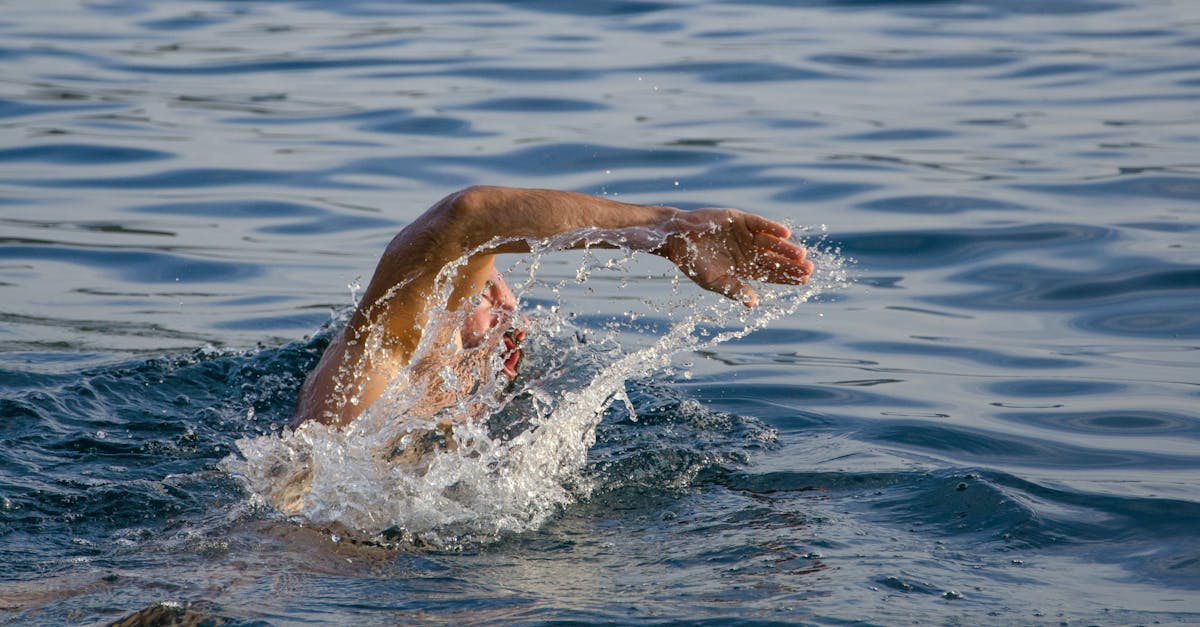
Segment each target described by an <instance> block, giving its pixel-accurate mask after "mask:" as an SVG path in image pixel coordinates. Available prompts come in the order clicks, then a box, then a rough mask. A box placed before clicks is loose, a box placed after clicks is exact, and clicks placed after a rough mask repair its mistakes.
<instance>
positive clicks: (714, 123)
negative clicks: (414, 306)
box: [0, 0, 1200, 625]
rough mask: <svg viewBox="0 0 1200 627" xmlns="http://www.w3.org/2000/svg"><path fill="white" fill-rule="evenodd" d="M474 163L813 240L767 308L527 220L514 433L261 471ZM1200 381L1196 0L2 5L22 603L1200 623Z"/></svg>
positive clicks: (3, 154) (306, 612)
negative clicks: (471, 456)
mask: <svg viewBox="0 0 1200 627" xmlns="http://www.w3.org/2000/svg"><path fill="white" fill-rule="evenodd" d="M474 183H493V184H507V185H520V186H537V187H553V188H565V189H573V190H578V191H585V192H590V193H595V194H601V195H607V196H609V197H613V198H618V199H621V200H628V201H633V202H652V203H665V204H673V205H676V206H680V207H685V208H694V207H699V206H705V205H718V206H735V207H740V208H745V209H749V210H753V211H757V212H760V213H763V214H765V215H767V216H770V217H773V218H777V219H780V220H787V221H789V222H790V223H792V224H794V225H796V226H797V230H799V231H801V233H800V234H801V236H802V237H804V239H805V241H807V242H808V243H809V244H811V245H812V246H813V247H814V250H816V251H817V252H816V258H817V260H818V262H819V264H820V266H821V269H820V272H819V275H818V276H817V277H816V280H814V282H813V284H812V285H810V286H809V287H805V288H801V289H776V290H772V291H771V292H770V294H771V298H770V300H769V301H768V303H767V306H765V307H764V308H762V309H761V310H760V311H759V312H757V313H755V314H753V315H749V316H747V315H743V312H738V311H735V310H731V309H730V308H729V307H727V306H726V305H724V304H723V303H721V302H719V301H718V300H717V299H716V298H715V297H714V296H712V295H709V294H701V293H699V290H697V289H696V288H694V287H693V286H691V285H689V284H687V283H686V281H685V282H682V283H680V282H678V281H677V280H676V277H674V274H673V272H672V271H671V269H670V268H668V267H666V266H665V264H663V263H662V262H660V261H658V260H655V259H652V258H633V259H628V258H625V257H624V256H622V255H620V254H619V253H618V254H616V255H615V257H610V258H608V259H607V260H605V259H602V258H600V257H595V256H589V255H585V254H583V253H579V252H574V253H556V254H549V253H547V254H545V255H531V256H527V257H525V258H514V259H509V260H506V264H508V266H507V267H509V268H510V270H509V271H510V277H515V281H516V283H517V284H519V285H521V289H520V292H521V296H522V301H523V302H524V304H525V306H526V308H527V309H528V310H529V311H530V312H531V316H532V318H533V320H534V323H535V325H536V326H537V328H539V329H541V330H543V331H544V332H545V333H544V334H543V335H542V338H543V339H541V340H539V341H538V342H535V343H533V344H532V346H531V350H530V353H531V354H530V357H529V359H528V364H527V368H528V374H523V377H526V378H527V381H526V383H525V384H524V385H525V386H526V387H525V388H524V389H526V390H529V391H530V396H529V398H532V399H533V400H534V401H537V402H527V404H526V405H521V404H519V403H514V404H513V405H512V406H510V407H509V408H507V409H506V410H505V411H506V412H508V414H509V416H508V418H507V419H508V420H509V422H507V423H503V424H501V425H500V427H498V428H499V429H500V431H501V433H499V434H498V435H497V434H496V433H493V434H492V435H496V442H497V443H499V444H497V445H496V446H500V444H504V446H510V445H511V446H513V447H516V448H515V449H514V450H517V453H519V454H520V455H524V457H522V459H524V460H526V461H528V462H529V463H523V464H510V465H508V466H504V468H506V469H507V470H505V471H504V472H499V471H497V470H496V468H497V466H496V465H491V466H489V465H487V464H484V463H482V462H480V463H476V464H475V465H474V466H472V465H470V464H469V463H466V462H463V461H462V459H459V460H457V465H455V464H452V463H450V462H451V461H455V460H449V459H448V458H447V461H446V463H445V464H444V465H442V466H438V467H436V468H434V469H432V470H430V471H429V472H428V473H427V474H426V475H424V477H423V479H422V480H423V481H425V483H420V482H408V483H404V484H403V485H402V486H401V485H400V483H398V482H400V481H401V480H400V479H397V478H395V477H391V478H390V481H391V482H390V483H388V482H378V483H372V482H371V481H370V477H369V475H370V473H365V474H358V475H354V476H353V477H351V476H347V477H345V478H344V479H345V481H344V483H342V484H338V483H337V482H335V481H330V482H329V484H328V485H327V486H326V489H325V492H324V493H323V495H322V497H321V498H322V500H321V504H322V506H323V509H322V510H321V512H322V513H321V514H320V515H316V514H314V515H312V516H310V517H307V518H306V517H304V516H299V517H291V518H289V517H286V516H282V515H280V514H278V513H275V512H273V511H272V509H271V508H270V507H268V506H265V505H264V500H263V498H262V494H261V490H262V483H261V481H259V482H258V483H256V482H255V481H256V479H255V477H259V475H261V474H262V471H263V470H264V468H266V464H267V462H265V461H263V460H264V459H267V458H269V457H270V455H269V454H266V453H264V452H263V451H264V450H266V451H267V453H270V452H271V450H275V451H276V452H278V451H279V450H282V449H280V448H279V447H280V446H282V444H281V440H280V438H278V436H276V435H275V433H276V429H277V427H278V425H280V424H282V423H283V422H284V421H286V420H287V418H288V416H289V414H290V411H291V408H292V403H293V400H294V395H295V392H296V390H297V388H298V386H299V383H300V381H301V380H302V379H303V377H304V375H305V373H306V372H307V371H308V369H309V368H311V367H312V365H313V364H314V362H315V360H316V359H317V357H318V356H319V353H320V350H321V349H322V347H323V346H324V343H325V342H326V341H327V337H328V333H329V331H328V325H329V324H330V323H331V322H332V323H333V324H336V321H337V320H338V319H340V318H341V317H343V316H344V315H345V313H346V312H347V311H348V308H349V307H351V305H352V303H353V299H354V298H355V295H356V293H357V292H356V288H355V287H354V286H356V285H358V284H360V283H363V282H365V281H366V279H367V278H368V277H369V275H370V272H371V270H372V268H373V266H374V263H375V260H376V257H377V255H378V254H379V252H380V251H381V250H382V249H383V246H384V245H385V244H386V242H387V241H388V240H389V239H390V238H391V236H392V235H393V234H394V233H395V232H396V231H397V230H398V229H399V228H401V227H403V226H404V225H405V224H406V223H408V222H409V221H411V220H412V219H413V218H415V217H416V216H417V215H418V214H419V213H420V212H421V211H423V210H424V208H425V207H427V206H429V205H430V204H432V203H433V202H435V201H436V200H437V199H439V198H440V197H442V196H444V195H446V194H447V193H450V192H452V191H454V190H455V189H457V188H459V187H462V186H465V185H469V184H474ZM801 227H804V228H801ZM531 273H532V276H533V277H534V278H532V279H531V278H530V276H531ZM568 375H569V376H568ZM539 394H540V395H539ZM539 403H541V405H539ZM535 406H536V407H535ZM1198 408H1200V4H1197V3H1194V2H1189V1H1185V0H1177V1H1174V2H1172V1H1169V0H1144V1H1132V0H1130V1H1124V2H1123V1H1115V0H1044V1H1020V0H991V1H988V0H980V1H974V2H951V1H947V2H921V1H905V2H899V1H897V2H884V1H878V2H870V1H867V2H863V1H855V0H843V1H837V0H827V1H823V2H822V1H815V0H814V1H807V2H772V1H770V0H761V1H755V0H744V1H741V2H716V1H705V0H653V1H652V0H620V1H617V0H614V1H611V2H609V1H603V0H581V1H573V2H549V1H546V2H543V1H540V0H529V1H517V0H512V1H510V2H494V3H483V2H382V1H376V2H373V1H368V0H346V1H343V2H312V1H302V0H294V1H286V0H280V1H274V2H249V1H247V2H232V1H224V2H223V1H213V2H190V1H173V0H168V1H157V2H150V1H148V0H98V1H93V2H69V1H60V0H42V1H38V2H33V1H28V0H16V1H12V2H6V3H4V5H3V10H2V11H0V562H2V563H3V566H0V622H3V623H7V624H21V625H24V624H45V625H58V624H106V623H108V622H110V621H114V620H117V619H119V618H121V617H123V616H126V615H129V614H131V613H132V612H135V611H137V610H139V609H141V608H145V607H149V606H154V605H156V604H160V603H168V604H170V605H169V607H170V608H175V609H173V610H172V611H180V612H182V611H183V610H185V609H186V610H188V611H192V612H196V613H198V614H200V615H203V616H207V617H210V618H215V619H226V620H229V621H232V622H233V623H235V624H255V625H261V624H279V625H286V624H359V625H369V624H409V625H437V624H467V623H490V624H497V625H541V624H587V623H604V624H648V625H649V624H653V625H659V624H680V625H683V624H687V625H692V624H713V625H716V624H720V625H726V624H730V625H735V624H744V625H750V624H773V623H781V624H789V623H803V624H847V623H849V624H859V623H862V624H881V625H891V624H901V623H913V622H919V623H925V624H963V625H977V624H997V625H1009V624H1068V625H1077V624H1104V625H1109V624H1150V623H1157V624H1188V623H1200V409H1198ZM523 412H525V413H523ZM514 415H515V416H516V417H515V418H514V417H513V416H514ZM531 416H532V418H531ZM522 421H524V423H522ZM514 424H515V425H517V426H516V427H512V425H514ZM506 425H507V426H506ZM522 425H523V426H522ZM492 427H495V425H492ZM509 427H512V430H513V431H514V432H520V433H516V435H513V433H505V432H504V429H506V428H509ZM522 429H525V431H522ZM522 433H524V434H525V435H522ZM530 433H532V434H535V435H537V437H542V436H546V437H543V438H542V439H541V440H537V441H533V440H536V438H534V437H533V436H529V435H528V434H530ZM523 437H524V438H527V439H525V440H522V439H521V438H523ZM547 438H549V439H547ZM514 443H515V444H514ZM341 446H343V449H341V450H342V451H343V452H348V453H347V454H348V455H349V456H350V457H353V454H354V453H356V452H357V451H355V450H354V446H355V444H354V442H349V443H347V442H342V443H341ZM271 447H275V448H274V449H272V448H271ZM522 447H524V448H522ZM268 449H270V450H268ZM489 450H490V449H489ZM510 453H511V451H510ZM501 466H503V465H501ZM347 467H351V466H347ZM505 472H507V473H508V474H505ZM259 479H261V477H259ZM339 485H341V486H343V487H344V490H343V491H342V492H339V489H338V486H339ZM401 488H403V490H404V491H403V492H402V491H401ZM424 489H427V491H424V492H423V491H422V490H424ZM397 495H400V496H397ZM401 497H403V498H401Z"/></svg>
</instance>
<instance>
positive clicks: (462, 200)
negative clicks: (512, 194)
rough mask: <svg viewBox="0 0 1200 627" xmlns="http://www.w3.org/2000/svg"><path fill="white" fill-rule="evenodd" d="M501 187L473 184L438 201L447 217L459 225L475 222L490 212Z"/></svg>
mask: <svg viewBox="0 0 1200 627" xmlns="http://www.w3.org/2000/svg"><path fill="white" fill-rule="evenodd" d="M498 191H499V188H497V187H491V186H487V185H472V186H470V187H466V188H463V189H461V190H459V191H457V192H454V193H453V194H450V195H449V196H447V197H446V198H444V199H443V200H442V202H440V203H438V206H439V207H440V208H441V212H440V213H442V214H443V215H444V216H445V217H446V219H448V220H449V221H450V222H451V223H453V224H457V225H465V224H473V223H474V222H475V221H477V220H479V219H480V217H482V216H483V215H485V214H486V213H487V212H488V207H489V205H490V204H491V201H492V199H494V198H495V196H496V194H497V192H498Z"/></svg>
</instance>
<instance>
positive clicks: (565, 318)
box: [222, 231, 848, 547]
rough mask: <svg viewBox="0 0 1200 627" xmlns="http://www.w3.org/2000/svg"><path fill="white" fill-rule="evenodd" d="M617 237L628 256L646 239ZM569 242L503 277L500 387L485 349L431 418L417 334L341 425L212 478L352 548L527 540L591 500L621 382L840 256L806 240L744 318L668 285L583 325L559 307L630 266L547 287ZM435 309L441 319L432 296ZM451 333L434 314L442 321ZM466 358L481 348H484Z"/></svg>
mask: <svg viewBox="0 0 1200 627" xmlns="http://www.w3.org/2000/svg"><path fill="white" fill-rule="evenodd" d="M596 235H597V239H599V236H600V235H601V234H599V233H597V234H596ZM604 235H606V237H608V238H609V239H610V241H611V235H612V234H611V233H610V234H604ZM623 236H624V237H625V238H626V239H625V241H637V242H638V244H639V245H643V244H644V243H645V242H644V241H642V240H643V239H644V238H646V237H648V234H647V233H644V232H632V231H631V232H627V233H623ZM578 238H579V234H578V233H575V234H572V235H571V236H569V237H563V238H556V239H549V240H544V241H539V242H533V243H532V246H531V247H532V248H533V250H534V252H532V253H530V254H528V255H524V256H520V257H519V258H517V259H516V261H514V262H513V263H512V264H511V265H509V266H508V267H507V269H506V270H505V271H504V272H503V274H504V275H505V276H506V278H507V279H508V281H509V283H510V284H511V286H512V289H513V291H514V293H515V294H516V295H517V297H518V299H519V300H520V301H521V302H524V303H527V304H529V303H536V304H535V306H533V307H531V308H529V310H528V311H527V312H525V318H526V322H527V324H528V326H527V329H528V335H527V337H528V339H527V340H526V345H525V347H524V348H525V353H526V357H525V360H524V363H523V365H522V367H521V370H520V375H519V376H518V377H517V378H516V380H514V381H511V382H510V381H508V380H507V378H506V377H504V376H502V375H497V374H496V373H498V372H499V371H500V367H499V366H500V362H499V360H500V357H499V353H497V352H496V351H494V350H492V351H491V352H490V353H480V354H479V355H477V356H476V357H477V358H478V359H477V360H476V361H477V362H479V363H480V364H481V365H480V367H479V368H478V370H477V371H476V374H477V375H478V376H477V378H475V377H468V376H462V373H461V371H450V372H447V371H446V370H445V367H444V366H443V367H442V369H441V370H439V371H438V372H439V374H440V376H438V377H436V379H437V386H439V387H440V388H441V390H442V391H443V392H447V394H446V396H445V397H446V398H448V399H451V400H450V401H448V402H445V403H443V404H442V406H440V407H435V408H433V409H432V410H431V409H430V408H429V407H428V406H427V405H428V402H427V398H426V397H427V395H428V393H429V391H430V388H429V387H428V386H420V385H413V384H412V382H413V381H414V380H417V379H418V378H420V377H421V376H427V375H422V374H420V373H418V372H417V371H418V370H419V369H420V367H421V366H420V364H421V363H422V362H423V360H424V358H426V357H429V356H436V355H438V354H440V353H441V352H442V351H446V350H447V349H448V348H450V347H447V346H446V345H445V344H444V339H441V340H439V339H438V337H439V336H440V334H438V333H426V334H425V336H424V337H423V338H422V341H421V344H420V346H419V347H418V348H417V352H416V354H415V356H414V358H413V360H412V362H411V364H412V365H411V366H410V367H408V368H407V369H406V370H405V371H404V372H402V373H401V375H400V376H398V377H397V378H396V380H395V381H394V382H393V383H392V384H391V385H390V386H389V388H388V390H387V392H385V394H384V396H383V397H382V398H381V399H380V400H379V401H377V402H376V403H374V404H373V405H372V406H371V407H370V408H368V409H367V410H366V411H364V412H363V414H362V415H361V416H360V417H359V418H357V419H356V420H355V421H354V422H353V423H352V424H351V425H349V426H348V427H346V428H343V429H336V428H330V427H326V426H324V425H321V424H318V423H315V422H308V423H305V424H303V425H301V426H300V427H299V428H297V429H296V430H294V431H284V432H282V433H281V434H273V435H263V436H259V437H255V438H245V439H242V440H239V441H238V442H237V447H238V449H239V451H240V456H237V455H233V456H230V457H228V458H226V459H225V460H224V461H223V462H222V466H223V468H224V469H225V470H226V471H227V472H229V473H231V474H233V475H235V476H237V477H239V478H240V479H241V480H242V482H243V483H244V485H245V487H246V488H247V490H248V492H249V493H250V495H251V499H252V500H253V501H254V502H256V503H259V504H262V505H264V506H269V507H270V508H272V509H274V510H277V511H279V512H282V513H284V514H286V515H290V516H294V517H296V518H298V519H300V520H301V521H304V522H307V523H311V524H319V525H333V526H339V527H340V528H343V529H346V530H350V531H354V532H358V533H360V534H363V535H366V536H368V537H374V538H380V537H386V538H389V539H396V538H399V539H401V540H403V541H407V542H418V543H422V544H427V545H433V546H440V547H448V546H458V545H461V544H462V543H472V542H480V541H488V540H490V539H494V538H496V537H498V536H499V535H501V534H504V533H507V532H520V531H524V530H528V529H531V528H535V527H537V526H538V525H540V524H541V523H542V522H543V521H544V520H545V519H546V518H547V517H548V516H550V515H552V514H553V513H554V512H555V511H556V510H557V509H558V508H560V507H561V506H563V505H564V504H567V503H569V502H571V501H573V500H575V499H578V498H581V497H585V496H586V495H587V494H589V492H590V491H591V489H592V486H591V484H590V482H589V479H588V475H587V473H586V472H585V467H586V463H587V458H588V451H589V449H590V447H591V446H592V445H593V444H594V443H595V441H596V427H597V425H598V424H599V422H600V419H601V417H602V416H603V415H604V413H605V411H606V410H607V409H608V408H609V407H610V405H612V404H613V403H618V404H620V406H621V407H623V408H624V411H627V412H628V414H629V416H630V419H631V420H635V419H636V416H637V413H636V411H635V410H634V407H633V403H632V401H631V400H630V398H629V395H628V394H627V392H626V384H627V383H628V382H631V381H635V380H642V379H645V378H648V377H651V376H652V375H656V374H661V373H663V372H668V373H670V372H672V358H673V357H674V356H676V355H678V354H679V353H681V352H686V351H702V350H709V349H712V348H713V347H715V346H716V345H718V344H721V343H723V342H727V341H729V340H732V339H736V338H741V337H744V336H746V335H748V334H750V333H751V332H753V331H754V330H756V329H760V328H762V327H764V326H766V325H768V324H769V323H771V322H772V321H773V320H778V319H779V318H782V317H785V316H790V315H793V314H795V313H796V312H797V310H798V308H799V307H800V306H801V305H802V304H803V303H805V302H807V301H808V300H810V299H811V298H813V297H814V296H816V295H817V294H820V293H822V292H824V291H827V290H830V289H835V288H839V287H841V286H843V285H845V284H846V283H847V282H848V279H847V271H846V263H845V261H844V259H843V258H842V257H841V256H840V255H838V254H837V253H836V252H835V251H832V250H830V249H829V248H828V247H827V246H826V245H825V244H824V238H823V236H820V237H819V238H816V240H817V241H815V242H810V243H808V244H807V245H808V248H809V253H810V258H812V259H813V261H814V263H815V265H816V268H817V269H816V271H815V272H814V275H813V276H812V278H811V279H810V281H809V283H808V284H807V285H805V286H776V285H769V286H768V285H758V286H756V289H757V291H758V292H759V295H760V302H759V304H758V306H756V307H755V308H753V309H748V308H746V307H744V306H742V305H741V304H739V303H736V302H733V301H731V300H727V299H723V298H720V297H718V296H716V295H714V294H709V293H706V292H702V291H701V290H699V289H698V288H695V287H694V286H685V285H681V284H680V283H681V282H680V279H679V278H678V273H672V274H671V275H670V276H671V278H670V279H669V284H670V286H671V289H670V291H669V293H668V294H666V295H665V296H661V295H659V296H655V297H653V298H627V301H622V302H623V303H624V302H628V303H629V306H628V307H627V308H626V309H625V310H624V311H623V312H621V313H617V314H612V315H609V316H607V318H606V319H605V320H604V321H603V322H600V323H597V322H596V321H595V320H594V319H589V320H588V321H587V322H586V323H583V322H582V321H581V320H578V319H576V313H575V312H574V311H572V309H571V306H570V305H571V304H572V303H573V302H574V300H573V299H574V297H575V296H577V295H578V294H580V293H584V294H587V293H591V292H592V291H593V290H594V289H595V288H596V287H597V286H595V285H593V283H600V282H601V281H598V280H596V279H598V278H599V277H600V276H601V275H603V276H604V279H606V281H604V282H605V283H607V282H611V281H610V279H611V278H616V279H617V281H616V283H617V286H609V285H607V284H606V285H604V289H605V290H606V291H607V290H610V289H616V290H617V291H618V292H619V293H622V292H625V291H626V290H627V286H628V284H629V283H630V282H631V281H634V279H635V278H639V277H640V275H638V274H637V273H638V272H640V266H639V264H638V263H637V262H638V258H639V257H640V256H641V255H640V254H639V253H637V252H634V251H632V250H628V249H624V250H618V251H599V252H598V251H595V250H591V249H584V250H583V251H582V252H577V253H565V254H567V255H569V254H577V255H580V262H579V265H578V266H577V267H576V268H575V269H574V270H573V271H569V272H566V273H559V274H560V276H550V275H551V274H553V273H551V272H547V271H546V270H545V268H543V262H544V261H545V259H546V257H547V255H548V254H549V253H551V252H555V251H558V250H561V249H562V248H565V247H566V246H567V245H568V244H570V243H571V242H572V241H577V240H578ZM458 265H461V262H460V263H459V264H450V266H448V267H447V268H446V269H445V270H444V271H443V274H444V275H446V276H448V275H449V273H451V272H453V271H455V270H456V269H457V267H458ZM659 280H660V281H661V279H659ZM626 297H627V295H626ZM440 299H441V304H442V305H443V306H442V307H440V309H445V307H444V305H445V303H446V302H447V300H448V299H449V290H448V289H446V290H443V293H442V294H441V295H440ZM622 307H625V305H624V304H623V305H622ZM458 322H459V321H457V320H454V319H452V317H448V319H447V321H444V324H449V325H456V324H458ZM454 349H455V350H460V352H461V349H458V348H457V347H454ZM474 350H477V351H486V350H489V349H488V348H487V343H484V344H483V345H482V346H481V347H479V348H478V349H474ZM465 352H467V353H470V352H471V349H468V350H467V351H465ZM439 363H444V362H439ZM468 387H469V389H468ZM423 403H424V404H423Z"/></svg>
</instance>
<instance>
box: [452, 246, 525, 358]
mask: <svg viewBox="0 0 1200 627" xmlns="http://www.w3.org/2000/svg"><path fill="white" fill-rule="evenodd" d="M520 318H521V316H520V315H519V314H517V297H516V295H514V294H513V292H512V290H511V289H509V287H508V284H507V283H505V282H504V279H503V278H501V276H500V274H499V273H498V272H496V270H495V269H493V270H492V272H491V275H490V276H489V277H488V283H487V286H486V287H485V288H484V289H483V292H482V293H480V295H479V302H478V303H477V304H476V305H475V306H474V308H472V309H471V311H470V312H468V313H467V316H466V318H464V319H463V323H462V327H460V329H459V335H460V337H461V338H462V346H463V348H468V349H469V348H476V347H478V346H481V345H483V344H485V343H495V344H496V345H497V346H498V347H502V348H501V350H502V351H503V353H502V359H503V364H504V365H503V367H502V368H501V372H503V373H504V374H505V375H506V376H507V377H508V378H509V379H513V378H516V376H517V366H518V365H519V364H520V362H521V348H520V345H521V341H522V340H524V339H525V331H524V330H522V329H518V328H516V327H515V325H516V324H519V322H520ZM497 330H503V333H500V334H497V333H496V331H497ZM490 338H494V339H490Z"/></svg>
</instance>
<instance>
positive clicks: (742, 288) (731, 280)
mask: <svg viewBox="0 0 1200 627" xmlns="http://www.w3.org/2000/svg"><path fill="white" fill-rule="evenodd" d="M705 287H707V288H708V289H709V290H711V291H714V292H716V293H718V294H720V295H722V296H724V297H726V298H728V299H730V300H736V301H738V302H739V303H742V304H743V305H745V306H747V307H753V306H755V305H757V304H758V294H756V293H755V292H754V290H753V289H752V288H751V287H750V286H749V285H747V284H746V283H745V282H744V281H742V280H741V279H739V278H737V277H736V276H734V275H732V274H727V275H725V276H723V277H721V278H720V279H718V280H717V281H715V282H714V283H713V284H712V285H707V286H705Z"/></svg>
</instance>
